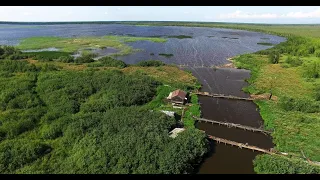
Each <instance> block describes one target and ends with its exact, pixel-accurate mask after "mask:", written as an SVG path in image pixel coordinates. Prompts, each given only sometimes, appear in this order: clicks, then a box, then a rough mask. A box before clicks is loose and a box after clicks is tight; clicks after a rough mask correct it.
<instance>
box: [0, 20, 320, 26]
mask: <svg viewBox="0 0 320 180" xmlns="http://www.w3.org/2000/svg"><path fill="white" fill-rule="evenodd" d="M145 23H150V24H164V23H172V24H184V23H189V24H193V23H197V24H232V25H261V26H292V25H295V26H319V25H320V24H260V23H231V22H196V21H194V22H191V21H68V22H10V21H0V24H20V25H51V24H133V25H136V24H137V25H139V24H145Z"/></svg>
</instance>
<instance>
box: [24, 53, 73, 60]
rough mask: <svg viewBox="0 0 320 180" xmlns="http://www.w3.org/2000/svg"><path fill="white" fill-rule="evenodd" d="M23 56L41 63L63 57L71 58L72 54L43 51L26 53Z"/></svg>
mask: <svg viewBox="0 0 320 180" xmlns="http://www.w3.org/2000/svg"><path fill="white" fill-rule="evenodd" d="M23 55H24V56H27V57H29V58H33V59H35V60H39V61H53V60H56V59H59V58H60V57H63V56H66V57H69V56H70V53H68V52H60V51H42V52H25V53H23Z"/></svg>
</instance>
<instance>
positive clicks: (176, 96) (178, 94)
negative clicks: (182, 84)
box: [167, 89, 187, 104]
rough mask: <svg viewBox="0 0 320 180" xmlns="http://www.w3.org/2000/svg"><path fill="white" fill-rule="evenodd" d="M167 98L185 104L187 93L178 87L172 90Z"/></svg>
mask: <svg viewBox="0 0 320 180" xmlns="http://www.w3.org/2000/svg"><path fill="white" fill-rule="evenodd" d="M167 99H168V100H169V101H171V102H173V103H176V104H184V103H185V102H186V101H187V93H186V92H184V91H182V90H180V89H177V90H175V91H173V92H171V93H170V94H169V96H168V97H167Z"/></svg>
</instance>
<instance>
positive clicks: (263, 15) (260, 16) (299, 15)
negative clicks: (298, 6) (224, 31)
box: [205, 8, 320, 19]
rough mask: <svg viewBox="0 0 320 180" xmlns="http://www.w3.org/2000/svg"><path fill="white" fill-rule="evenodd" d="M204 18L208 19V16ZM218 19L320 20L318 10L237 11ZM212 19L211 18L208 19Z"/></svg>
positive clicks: (222, 15)
mask: <svg viewBox="0 0 320 180" xmlns="http://www.w3.org/2000/svg"><path fill="white" fill-rule="evenodd" d="M205 18H207V19H208V16H206V17H205ZM217 18H218V19H272V18H320V8H318V9H316V10H314V11H310V12H301V11H300V12H289V13H286V14H275V13H250V12H243V11H240V10H237V11H235V12H233V13H225V14H220V15H218V17H217ZM210 19H212V18H210Z"/></svg>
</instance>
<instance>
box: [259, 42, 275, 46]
mask: <svg viewBox="0 0 320 180" xmlns="http://www.w3.org/2000/svg"><path fill="white" fill-rule="evenodd" d="M257 44H259V45H264V46H273V45H274V44H272V43H268V42H257Z"/></svg>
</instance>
